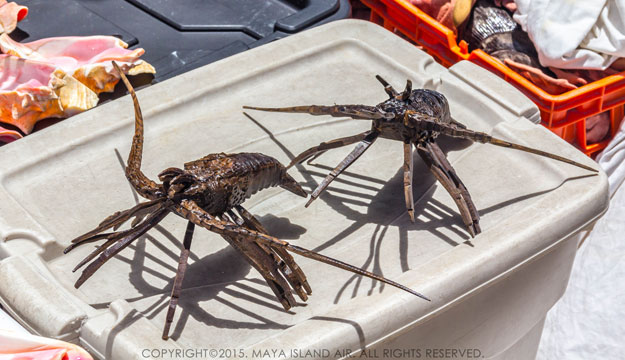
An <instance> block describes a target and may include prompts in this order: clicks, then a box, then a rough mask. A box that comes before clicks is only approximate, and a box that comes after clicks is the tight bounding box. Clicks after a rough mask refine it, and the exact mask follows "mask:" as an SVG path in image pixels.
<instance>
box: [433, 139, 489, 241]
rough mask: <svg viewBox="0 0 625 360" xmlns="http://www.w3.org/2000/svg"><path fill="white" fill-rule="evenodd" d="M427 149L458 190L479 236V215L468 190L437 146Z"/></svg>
mask: <svg viewBox="0 0 625 360" xmlns="http://www.w3.org/2000/svg"><path fill="white" fill-rule="evenodd" d="M427 147H428V150H429V151H430V153H431V154H432V155H433V157H434V159H435V160H436V161H437V162H438V163H439V164H440V166H441V168H442V169H444V171H445V173H446V174H447V176H448V177H449V178H450V179H451V181H452V182H453V183H454V184H455V185H456V186H457V187H458V189H459V190H460V194H461V195H462V198H463V199H464V201H465V202H466V204H467V208H468V209H469V213H470V214H471V222H472V224H473V229H474V231H475V234H476V235H477V234H479V233H480V232H482V229H481V228H480V215H479V213H478V212H477V208H476V207H475V204H474V203H473V200H472V199H471V195H470V194H469V190H467V187H466V186H465V185H464V183H463V182H462V180H460V177H459V176H458V174H457V173H456V170H455V169H454V168H453V167H452V166H451V164H450V163H449V160H447V157H446V156H445V153H443V150H441V148H440V147H439V146H438V144H437V143H428V144H427Z"/></svg>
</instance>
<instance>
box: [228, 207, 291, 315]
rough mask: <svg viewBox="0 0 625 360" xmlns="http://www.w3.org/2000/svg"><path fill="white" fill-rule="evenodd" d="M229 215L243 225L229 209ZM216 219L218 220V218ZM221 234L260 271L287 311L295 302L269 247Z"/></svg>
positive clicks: (235, 236)
mask: <svg viewBox="0 0 625 360" xmlns="http://www.w3.org/2000/svg"><path fill="white" fill-rule="evenodd" d="M229 215H230V217H231V218H232V220H233V221H234V222H235V223H237V225H238V226H241V225H243V223H244V222H243V221H242V220H241V219H239V218H238V217H237V216H236V215H235V214H234V213H233V212H231V211H230V212H229ZM216 220H217V221H219V219H216ZM222 221H223V219H222ZM221 236H222V237H223V238H224V239H225V240H226V241H228V243H230V245H232V246H233V247H234V248H235V249H236V250H238V251H239V252H240V253H241V254H242V255H243V256H244V257H245V259H246V260H247V261H248V262H249V263H250V265H252V267H254V268H255V269H256V270H257V271H258V272H259V273H260V275H261V276H262V277H263V278H264V279H265V281H266V282H267V285H268V286H269V288H270V289H271V291H273V293H274V294H275V295H276V298H278V301H280V304H282V307H283V308H284V310H287V311H288V310H289V309H290V308H291V307H293V306H295V305H296V304H297V302H296V301H295V297H293V293H292V292H291V288H290V287H289V283H287V280H285V279H284V277H283V276H282V273H280V264H279V262H280V260H279V259H278V257H277V256H276V255H275V254H274V253H273V252H272V251H271V250H270V249H267V248H266V247H265V246H263V245H264V244H262V243H259V242H257V241H246V240H245V238H244V237H243V236H241V235H228V234H221Z"/></svg>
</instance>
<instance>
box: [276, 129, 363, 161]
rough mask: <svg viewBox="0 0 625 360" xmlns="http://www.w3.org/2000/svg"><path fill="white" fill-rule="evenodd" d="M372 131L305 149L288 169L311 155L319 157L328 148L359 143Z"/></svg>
mask: <svg viewBox="0 0 625 360" xmlns="http://www.w3.org/2000/svg"><path fill="white" fill-rule="evenodd" d="M369 133H370V131H366V132H364V133H361V134H357V135H352V136H346V137H342V138H338V139H334V140H330V141H325V142H322V143H321V144H319V145H317V146H314V147H311V148H310V149H308V150H306V151H304V152H303V153H301V154H299V155H297V157H296V158H295V159H293V160H291V162H290V163H289V165H288V166H287V167H286V168H287V169H288V168H290V167H291V166H293V165H295V164H299V163H301V162H302V161H304V160H306V159H308V158H310V157H313V156H314V157H317V156H319V155H321V154H322V153H324V152H326V151H327V150H331V149H336V148H339V147H342V146H347V145H351V144H354V143H357V142H359V141H361V140H362V139H364V138H365V137H366V136H367V135H368V134H369ZM312 160H313V159H312V158H311V159H310V161H312Z"/></svg>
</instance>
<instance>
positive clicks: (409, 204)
mask: <svg viewBox="0 0 625 360" xmlns="http://www.w3.org/2000/svg"><path fill="white" fill-rule="evenodd" d="M412 162H413V161H412V144H410V143H404V166H403V168H404V198H405V200H406V210H408V215H410V221H412V222H415V217H414V199H413V196H412Z"/></svg>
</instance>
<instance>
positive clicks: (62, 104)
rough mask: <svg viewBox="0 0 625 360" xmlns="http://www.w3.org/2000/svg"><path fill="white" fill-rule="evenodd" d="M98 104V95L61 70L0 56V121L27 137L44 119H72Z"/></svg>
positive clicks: (36, 62)
mask: <svg viewBox="0 0 625 360" xmlns="http://www.w3.org/2000/svg"><path fill="white" fill-rule="evenodd" d="M97 103H98V96H97V94H96V93H94V92H93V91H91V90H89V88H88V87H86V86H85V85H83V84H82V83H81V82H79V81H77V80H76V79H74V78H73V77H72V76H70V75H68V74H67V73H66V72H65V71H63V70H62V69H57V68H56V67H55V66H53V65H50V64H47V63H42V62H38V61H32V60H25V59H20V58H18V57H15V56H11V55H0V121H2V122H5V123H9V124H11V125H14V126H16V127H17V128H19V129H20V130H22V131H23V132H24V133H26V134H28V133H30V132H31V131H32V129H33V127H34V126H35V123H36V122H37V121H39V120H41V119H44V118H47V117H67V116H71V115H73V114H75V113H78V112H81V111H84V110H87V109H90V108H92V107H94V106H96V105H97Z"/></svg>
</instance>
